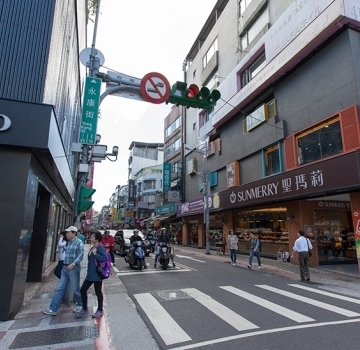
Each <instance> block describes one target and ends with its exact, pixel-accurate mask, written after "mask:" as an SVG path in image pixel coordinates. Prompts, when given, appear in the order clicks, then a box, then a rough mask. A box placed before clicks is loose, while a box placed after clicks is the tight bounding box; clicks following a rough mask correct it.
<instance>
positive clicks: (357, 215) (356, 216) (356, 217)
mask: <svg viewBox="0 0 360 350" xmlns="http://www.w3.org/2000/svg"><path fill="white" fill-rule="evenodd" d="M352 220H353V226H354V235H355V237H354V238H355V245H356V256H357V258H358V259H360V209H359V210H353V211H352Z"/></svg>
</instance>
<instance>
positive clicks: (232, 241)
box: [228, 230, 238, 266]
mask: <svg viewBox="0 0 360 350" xmlns="http://www.w3.org/2000/svg"><path fill="white" fill-rule="evenodd" d="M228 246H229V250H230V258H231V264H232V266H236V256H237V251H238V238H237V236H236V235H235V234H234V230H230V231H229V237H228Z"/></svg>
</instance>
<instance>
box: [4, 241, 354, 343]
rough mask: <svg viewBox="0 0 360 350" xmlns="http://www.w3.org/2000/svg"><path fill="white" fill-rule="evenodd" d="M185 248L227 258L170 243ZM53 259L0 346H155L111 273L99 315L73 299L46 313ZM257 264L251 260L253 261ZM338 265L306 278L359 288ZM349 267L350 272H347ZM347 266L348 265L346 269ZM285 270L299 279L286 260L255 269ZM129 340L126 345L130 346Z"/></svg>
mask: <svg viewBox="0 0 360 350" xmlns="http://www.w3.org/2000/svg"><path fill="white" fill-rule="evenodd" d="M88 249H89V245H85V254H84V259H83V262H82V270H81V280H83V279H84V278H85V275H86V266H87V252H88ZM182 251H183V252H186V253H187V254H189V255H192V256H197V257H201V258H202V259H203V260H204V259H212V260H217V261H219V262H223V263H226V264H229V268H230V256H229V254H226V255H217V254H216V252H215V251H211V254H210V255H206V254H205V250H204V249H197V248H192V247H186V246H175V254H176V253H179V254H180V253H181V252H182ZM237 260H238V261H237V268H244V269H247V267H246V265H247V261H248V256H246V255H238V256H237ZM55 265H56V264H53V265H51V266H50V267H49V268H48V269H47V270H46V272H45V276H44V280H45V281H46V282H44V283H31V284H30V283H29V284H28V288H27V295H26V298H27V302H26V303H24V307H23V309H22V310H21V311H20V312H19V313H18V314H17V315H16V318H15V320H12V321H7V322H0V349H37V350H45V349H46V350H50V349H62V350H91V349H96V350H108V349H114V350H118V349H124V348H131V349H144V350H155V349H158V348H159V347H158V345H157V344H156V342H155V340H154V338H153V337H152V335H151V333H150V331H149V330H148V328H147V327H146V325H145V324H144V322H143V320H142V319H141V317H140V315H139V314H138V312H137V309H136V306H135V305H134V303H133V302H132V300H131V299H130V298H129V296H128V294H127V291H126V289H125V287H124V285H123V284H122V282H121V281H120V279H119V278H118V277H117V276H116V274H115V273H114V274H113V275H112V276H110V278H109V279H107V280H105V281H104V283H103V288H104V290H103V291H104V317H100V318H99V319H93V318H92V317H91V316H87V317H83V318H80V319H76V318H75V317H74V314H73V312H72V309H73V306H74V305H64V304H62V306H61V307H60V309H59V312H58V315H57V316H46V315H43V314H42V313H41V310H43V309H45V308H47V307H48V306H49V304H50V300H51V297H52V294H53V292H54V290H55V288H56V286H57V283H58V279H57V278H56V277H55V276H54V275H53V273H52V271H53V269H54V267H55ZM253 266H254V270H255V269H256V267H257V266H256V260H255V262H254V265H253ZM339 267H340V269H338V271H333V270H328V269H329V266H326V268H327V270H325V269H324V268H321V267H314V268H310V274H311V283H319V284H321V286H320V288H323V289H326V290H330V291H333V292H334V293H343V294H347V295H352V296H356V297H357V296H358V295H359V292H360V276H359V274H357V273H356V270H354V267H351V268H350V269H349V268H346V267H344V266H342V267H341V266H339ZM349 270H350V273H349ZM351 270H352V271H351ZM257 272H259V273H263V274H271V275H275V276H276V275H279V274H280V275H282V276H286V277H288V278H290V279H292V280H294V281H298V280H299V269H298V266H296V265H292V264H290V263H287V262H284V263H283V262H279V261H276V260H272V259H266V258H262V269H261V270H260V271H254V273H257ZM88 296H89V309H90V310H89V311H90V314H92V312H91V311H92V308H94V311H95V309H96V296H95V293H94V290H93V287H91V288H90V289H89V293H88ZM129 341H131V347H130V346H129V344H130V343H129Z"/></svg>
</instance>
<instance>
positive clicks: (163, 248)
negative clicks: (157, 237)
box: [159, 242, 170, 270]
mask: <svg viewBox="0 0 360 350" xmlns="http://www.w3.org/2000/svg"><path fill="white" fill-rule="evenodd" d="M159 248H160V250H159V263H160V265H161V266H162V268H163V269H164V270H166V269H167V268H168V266H169V260H170V247H168V245H167V244H166V243H165V242H160V243H159Z"/></svg>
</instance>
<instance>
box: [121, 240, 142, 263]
mask: <svg viewBox="0 0 360 350" xmlns="http://www.w3.org/2000/svg"><path fill="white" fill-rule="evenodd" d="M132 246H133V247H134V254H131V253H132V250H131V249H129V250H128V252H127V253H126V255H125V256H124V259H125V261H126V262H127V263H128V264H129V265H130V267H133V266H137V268H138V269H139V270H142V268H143V266H144V263H145V253H144V249H143V246H144V243H143V242H142V241H135V242H133V244H132Z"/></svg>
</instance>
